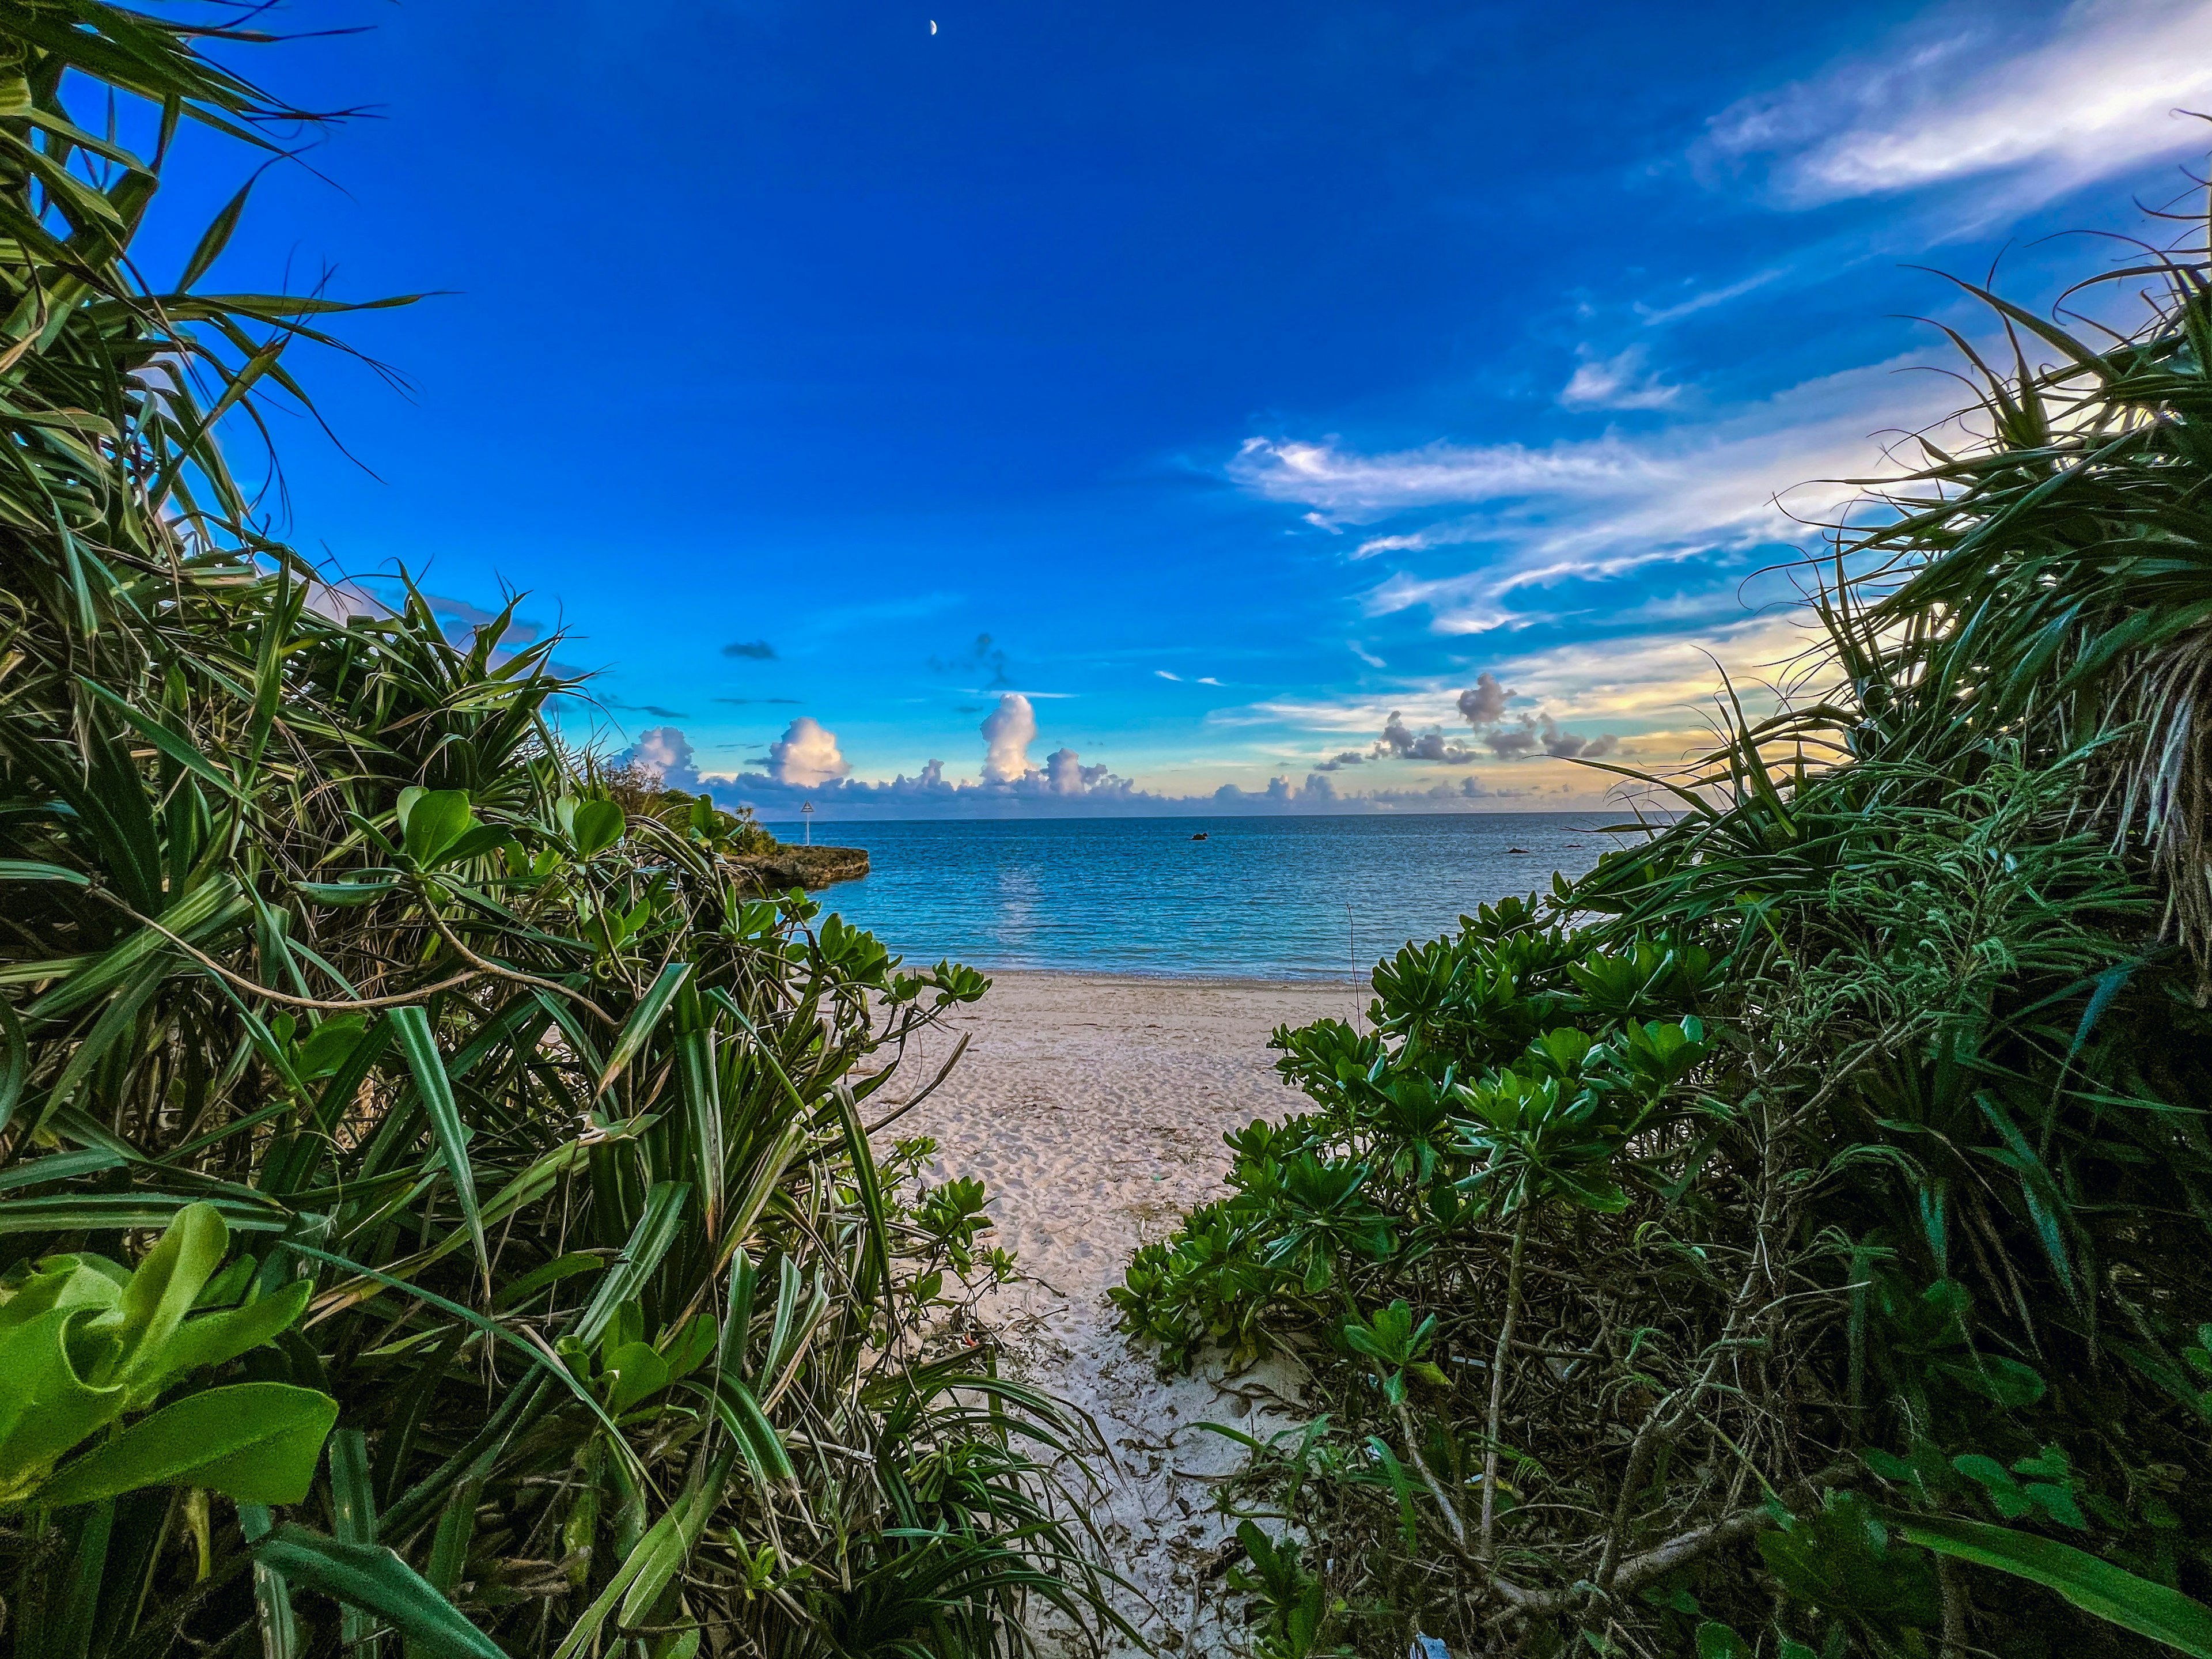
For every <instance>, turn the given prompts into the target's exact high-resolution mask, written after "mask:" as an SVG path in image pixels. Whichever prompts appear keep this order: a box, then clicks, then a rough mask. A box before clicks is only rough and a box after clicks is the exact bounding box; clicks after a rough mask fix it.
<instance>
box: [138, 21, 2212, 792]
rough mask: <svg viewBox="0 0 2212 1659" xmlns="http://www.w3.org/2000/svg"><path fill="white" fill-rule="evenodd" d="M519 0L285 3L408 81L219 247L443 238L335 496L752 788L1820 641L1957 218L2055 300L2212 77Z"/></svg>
mask: <svg viewBox="0 0 2212 1659" xmlns="http://www.w3.org/2000/svg"><path fill="white" fill-rule="evenodd" d="M518 15H520V14H518V12H517V10H516V9H514V8H513V7H510V6H499V5H490V4H479V3H467V0H444V3H439V4H429V3H424V0H415V3H412V4H407V5H367V4H362V3H352V4H347V5H341V4H337V3H335V0H332V3H324V0H295V4H294V5H293V7H292V8H291V9H289V11H288V12H286V13H284V14H280V23H281V25H282V26H283V27H289V28H293V29H298V30H302V31H305V30H310V29H317V28H329V27H346V26H352V25H366V26H368V27H367V30H366V32H364V33H349V34H343V35H332V36H331V37H329V38H325V39H313V40H299V41H295V42H293V43H291V44H289V45H286V46H282V47H278V48H271V49H266V50H260V51H256V52H251V53H247V54H245V55H243V57H242V58H239V59H238V61H240V62H241V63H242V64H243V66H244V67H246V69H247V70H248V72H249V73H251V74H252V76H254V77H255V78H256V79H258V80H259V81H260V82H263V83H264V84H265V85H267V86H269V87H270V88H272V89H274V90H276V91H277V92H279V93H281V94H283V95H285V96H287V97H289V98H291V99H293V100H296V101H298V102H300V103H301V104H305V105H311V106H325V107H358V108H364V109H367V110H368V111H369V112H371V113H370V114H369V115H368V117H367V118H362V119H359V120H356V121H354V122H351V123H349V125H345V126H344V127H343V128H341V129H340V130H338V131H336V132H334V133H333V134H331V136H330V137H328V138H327V139H326V140H325V142H323V143H321V144H320V145H319V147H317V148H316V149H314V150H313V152H312V154H311V155H310V156H309V157H308V159H309V161H311V162H312V165H313V171H310V170H309V169H308V168H307V167H292V166H279V167H275V168H272V169H271V170H270V171H269V172H268V173H266V174H265V175H264V179H262V182H261V184H260V185H259V186H258V189H257V192H256V198H255V204H254V206H253V208H252V211H251V212H250V214H249V216H248V218H247V220H246V225H245V228H243V229H242V230H241V231H240V234H239V236H238V237H237V239H236V240H234V243H233V244H232V246H231V248H230V250H229V251H228V252H227V253H226V254H225V256H224V258H223V260H222V264H220V265H219V266H218V267H217V270H216V280H217V284H218V285H219V286H229V285H235V286H238V287H241V288H243V287H248V286H256V287H258V286H270V285H274V284H276V283H279V282H280V281H283V280H285V279H287V277H288V276H289V280H290V281H291V282H292V283H295V285H296V284H298V283H303V282H313V281H319V280H326V281H327V285H328V287H329V289H330V291H331V292H333V293H337V294H343V295H355V296H368V295H378V294H384V293H391V292H400V291H413V290H418V289H435V290H443V292H441V294H440V295H438V296H437V297H434V298H430V299H426V300H424V301H422V303H420V304H419V305H416V306H414V307H410V308H408V309H406V310H404V311H399V312H393V313H379V314H374V315H370V316H366V317H362V318H361V319H357V320H356V323H355V325H353V326H352V327H351V329H350V335H351V337H353V338H355V339H356V340H357V341H359V343H361V344H362V346H363V347H364V348H365V349H368V350H369V351H371V352H373V353H374V354H375V356H378V357H379V358H380V359H382V360H383V361H385V362H388V363H389V364H391V365H392V367H393V368H395V369H396V370H398V372H399V373H400V374H403V375H404V376H405V377H406V379H407V380H408V381H409V383H410V391H409V392H408V393H407V394H406V395H404V396H403V395H399V394H397V393H395V392H393V391H392V389H391V388H390V387H388V386H386V385H385V384H384V383H383V382H381V381H380V380H378V379H377V378H376V377H374V375H372V374H368V373H367V372H365V371H363V370H362V369H361V368H359V367H358V366H355V365H349V364H346V363H344V362H340V361H337V360H330V361H327V362H322V363H319V364H316V365H313V366H312V368H313V377H312V378H313V384H314V385H315V386H316V387H317V389H318V393H319V398H320V402H321V407H322V412H323V414H324V416H325V418H326V419H327V420H328V421H329V422H330V423H331V426H332V427H333V428H335V429H336V431H337V433H338V434H339V435H340V436H341V437H342V438H343V442H344V444H345V446H346V451H347V452H348V453H339V452H338V451H337V449H335V448H334V447H331V445H330V444H329V443H327V442H326V441H324V440H323V439H322V438H321V437H320V436H319V435H318V434H317V433H316V432H315V430H314V429H313V427H312V426H310V425H309V424H308V423H307V422H299V421H295V422H280V423H279V424H280V429H281V439H282V445H283V460H284V473H285V478H284V483H285V492H284V497H283V504H284V509H285V512H286V513H287V515H288V516H287V524H288V528H289V532H290V534H291V535H292V536H293V538H295V541H296V542H297V543H298V544H300V545H301V547H302V549H303V550H307V551H308V552H309V553H311V554H313V556H317V557H319V558H323V559H325V560H327V561H328V562H329V563H330V564H331V567H332V568H334V569H336V570H339V571H343V572H346V573H349V574H354V575H356V576H358V577H362V578H370V579H373V578H374V577H376V576H377V575H379V574H389V573H390V572H391V571H392V570H393V569H394V568H397V567H398V566H399V565H401V564H404V565H405V566H406V567H407V568H409V569H410V570H411V571H412V572H414V573H415V574H416V578H417V580H419V581H421V583H422V586H424V587H425V588H426V589H427V590H428V591H429V592H433V593H435V594H437V595H439V596H441V602H442V603H444V604H445V605H447V606H448V608H449V614H450V615H451V616H452V617H453V619H454V620H455V621H457V622H459V621H465V620H466V619H467V618H469V617H471V616H473V615H475V614H477V613H478V612H481V611H489V610H492V609H496V608H497V606H498V605H499V604H500V603H501V593H502V592H503V591H505V590H507V589H520V590H526V592H527V594H528V597H527V599H526V600H525V601H524V604H523V606H522V611H521V615H522V616H523V617H525V618H526V619H527V620H528V621H529V622H530V623H532V624H534V625H536V626H538V627H539V628H553V627H560V628H563V629H567V630H568V635H569V637H568V641H567V642H566V644H565V645H564V646H563V647H562V652H561V658H562V661H564V662H568V663H573V664H575V665H584V666H590V667H594V668H597V669H599V670H600V671H601V673H600V676H599V679H598V680H597V681H596V682H595V687H594V689H595V691H596V695H597V697H598V700H599V701H598V703H597V705H596V706H595V707H589V708H577V709H575V710H574V711H572V712H571V713H570V714H568V716H566V717H565V725H566V728H567V730H568V732H569V733H570V735H572V736H574V737H576V738H580V739H583V738H589V739H591V740H592V741H596V742H598V743H599V744H602V745H603V746H605V748H606V749H607V750H609V751H611V752H613V751H623V750H631V749H632V746H633V745H635V750H634V752H635V753H637V754H638V755H640V756H641V757H645V758H647V759H650V760H653V761H654V762H656V763H659V764H662V765H664V766H665V768H667V769H668V773H669V775H670V777H671V781H677V782H682V783H685V784H687V785H688V784H690V782H691V781H692V780H693V779H694V777H695V776H696V775H699V774H702V773H703V774H705V775H708V777H709V778H710V779H713V778H716V777H722V778H727V779H729V780H730V781H727V782H725V783H720V784H718V785H717V786H716V787H717V793H718V795H719V796H720V798H722V799H729V800H736V799H744V800H748V801H751V802H753V803H755V804H756V805H757V806H758V807H759V808H760V810H761V811H762V813H763V816H764V817H770V818H782V817H787V816H788V815H789V812H790V811H791V809H792V807H793V805H794V804H795V803H796V801H797V800H798V799H800V798H801V797H806V798H811V799H815V800H816V801H817V803H819V805H820V806H821V809H822V813H823V817H856V816H864V815H866V814H870V813H875V814H888V815H896V816H908V815H919V814H924V813H938V812H985V811H989V812H1028V811H1164V810H1175V809H1176V808H1177V807H1179V806H1184V805H1199V804H1204V805H1207V806H1218V805H1224V804H1225V805H1232V806H1236V807H1238V808H1241V809H1248V810H1328V811H1344V810H1377V809H1387V810H1395V811H1407V810H1421V809H1448V810H1526V809H1531V808H1547V807H1556V806H1577V807H1579V806H1583V805H1589V804H1592V803H1594V802H1595V800H1596V799H1598V798H1599V797H1600V796H1601V794H1602V793H1603V788H1604V785H1605V783H1606V781H1607V780H1606V779H1605V778H1603V777H1602V776H1601V775H1595V774H1593V773H1591V772H1589V771H1588V770H1587V769H1581V768H1577V767H1575V766H1573V765H1571V764H1570V763H1568V762H1567V761H1566V760H1565V759H1564V758H1560V757H1562V756H1565V755H1567V754H1570V753H1572V752H1576V751H1577V750H1580V752H1582V753H1583V754H1585V755H1588V754H1590V753H1598V754H1606V753H1610V755H1611V756H1612V757H1613V758H1614V759H1616V760H1625V761H1626V762H1627V763H1632V764H1641V765H1663V764H1666V763H1671V762H1673V761H1675V760H1676V759H1678V758H1679V757H1680V756H1681V755H1682V754H1683V753H1684V752H1685V750H1686V749H1688V748H1689V747H1691V746H1692V745H1693V744H1695V742H1696V741H1697V738H1698V735H1699V718H1700V716H1699V709H1700V707H1701V706H1702V704H1703V701H1704V699H1705V696H1706V695H1707V693H1708V692H1709V690H1710V689H1711V685H1712V684H1713V683H1714V680H1715V671H1714V664H1715V662H1716V661H1717V662H1720V663H1724V664H1726V665H1728V666H1729V668H1730V669H1731V670H1732V671H1736V672H1739V673H1742V674H1746V675H1749V676H1753V677H1755V676H1758V675H1759V674H1761V673H1764V672H1771V671H1772V670H1773V668H1774V666H1775V665H1778V663H1780V662H1781V661H1782V660H1784V659H1785V658H1787V657H1788V656H1789V655H1790V653H1792V652H1793V651H1795V650H1796V649H1798V648H1799V647H1802V644H1803V643H1804V640H1805V636H1804V634H1803V629H1802V617H1794V616H1792V615H1790V613H1789V611H1788V609H1787V607H1786V605H1785V604H1784V601H1785V600H1786V599H1787V598H1788V596H1789V592H1790V584H1789V581H1788V580H1787V578H1786V577H1784V576H1778V575H1772V574H1769V575H1765V576H1761V575H1759V574H1758V573H1759V572H1760V571H1761V570H1762V569H1763V568H1767V567H1771V565H1773V564H1774V563H1775V562H1776V561H1777V560H1778V559H1784V558H1787V557H1789V556H1790V554H1791V550H1792V549H1793V547H1796V546H1798V545H1802V544H1805V542H1806V540H1807V534H1806V532H1804V531H1803V530H1802V528H1801V527H1799V526H1795V525H1793V523H1792V522H1791V520H1790V517H1789V516H1788V515H1787V514H1786V513H1784V512H1783V511H1781V510H1778V507H1776V505H1775V497H1776V495H1777V494H1778V492H1784V491H1793V493H1790V494H1789V495H1786V496H1785V497H1784V505H1785V506H1786V507H1788V508H1789V509H1790V510H1791V511H1794V512H1795V513H1797V514H1799V515H1800V516H1812V517H1818V516H1819V515H1820V514H1821V513H1825V512H1828V511H1832V510H1833V508H1834V507H1836V505H1837V504H1838V502H1839V501H1841V500H1842V499H1844V494H1845V492H1843V491H1839V490H1838V489H1836V488H1834V487H1832V486H1815V487H1812V488H1808V489H1793V487H1795V486H1799V485H1801V484H1803V483H1805V481H1807V480H1812V479H1820V478H1836V477H1850V476H1857V475H1863V474H1865V473H1866V472H1867V471H1869V470H1872V469H1873V468H1875V466H1877V465H1878V464H1879V462H1880V459H1881V447H1880V442H1879V438H1878V435H1881V434H1883V433H1889V434H1891V435H1894V434H1895V433H1897V432H1898V431H1900V430H1903V429H1907V428H1914V427H1917V426H1919V425H1921V424H1923V423H1924V422H1927V421H1929V420H1930V419H1932V418H1934V417H1935V416H1937V415H1939V414H1941V413H1942V411H1943V410H1945V409H1946V408H1948V406H1949V404H1951V403H1952V402H1953V401H1954V398H1955V395H1956V391H1957V388H1956V387H1955V386H1953V385H1952V384H1950V383H1949V382H1947V381H1946V380H1943V379H1942V378H1941V377H1940V376H1938V375H1935V374H1927V373H1921V372H1915V368H1914V366H1916V365H1922V364H1936V363H1942V362H1944V354H1943V349H1942V343H1941V340H1940V337H1938V336H1937V335H1936V331H1934V330H1933V329H1932V328H1930V327H1929V325H1927V323H1926V322H1925V321H1919V320H1915V319H1928V318H1940V319H1947V320H1950V321H1953V322H1954V323H1957V324H1959V325H1963V326H1966V327H1968V328H1970V329H1972V330H1975V331H1980V330H1981V329H1982V325H1981V323H1980V322H1979V321H1978V319H1977V317H1976V314H1975V313H1974V310H1973V307H1972V305H1971V303H1970V302H1968V301H1965V300H1964V299H1962V297H1961V296H1960V295H1958V294H1957V292H1956V291H1955V290H1954V289H1952V288H1950V287H1949V286H1948V284H1946V283H1944V282H1943V281H1942V280H1941V279H1940V278H1939V277H1937V276H1933V275H1931V274H1929V272H1928V271H1927V270H1922V269H1916V268H1915V267H1923V266H1934V267H1939V268H1941V269H1943V270H1951V271H1955V272H1960V273H1962V274H1968V275H1972V276H1981V275H1983V274H1984V272H1986V271H1987V270H1988V269H1989V268H1990V264H1991V262H1992V261H1993V260H1995V259H1997V258H1999V257H2000V256H2002V264H2001V265H2000V266H1999V270H2000V271H2001V285H2002V286H2003V287H2005V288H2006V289H2007V290H2008V292H2010V293H2012V294H2014V295H2017V296H2020V297H2022V298H2024V299H2027V300H2028V301H2033V302H2035V303H2038V304H2042V303H2047V302H2048V301H2050V300H2051V298H2052V297H2053V296H2054V295H2055V294H2056V293H2057V290H2058V289H2059V288H2060V287H2062V286H2063V283H2065V282H2066V281H2068V280H2070V279H2072V278H2074V277H2077V276H2081V275H2084V274H2087V273H2088V272H2090V271H2093V270H2096V269H2098V268H2100V265H2101V264H2103V263H2105V262H2107V261H2109V260H2111V259H2112V258H2114V257H2115V250H2114V249H2113V248H2112V246H2110V245H2107V244H2099V243H2097V242H2095V241H2093V240H2087V239H2083V238H2080V237H2066V238H2060V239H2057V240H2046V239H2049V238H2051V234H2052V233H2055V232H2062V231H2070V230H2082V229H2087V230H2114V231H2123V232H2128V233H2136V232H2139V231H2141V230H2142V229H2143V228H2144V222H2143V221H2142V218H2141V216H2139V214H2138V213H2137V211H2136V208H2135V206H2134V205H2133V202H2135V201H2142V202H2144V203H2146V204H2154V205H2162V204H2170V203H2173V202H2175V201H2177V200H2178V199H2179V197H2180V192H2181V191H2182V189H2183V187H2184V184H2185V180H2184V178H2183V175H2182V173H2181V171H2180V168H2181V167H2183V166H2184V165H2185V164H2193V163H2194V162H2195V161H2197V160H2199V159H2201V155H2202V152H2203V150H2204V149H2205V148H2206V143H2207V141H2206V138H2205V137H2204V129H2203V127H2202V125H2201V124H2198V123H2195V122H2192V121H2190V120H2188V119H2187V118H2183V117H2180V116H2178V115H2176V114H2175V113H2173V112H2174V111H2175V110H2176V109H2178V108H2196V109H2208V108H2212V3H2208V0H2173V3H2162V0H2130V3H2106V4H2074V5H2059V4H2039V3H2032V0H2010V3H2004V4H1947V5H1937V6H1933V7H1930V6H1927V5H1909V4H1887V3H1861V4H1850V3H1842V4H1835V5H1830V6H1826V7H1777V6H1774V5H1772V4H1771V3H1761V4H1728V3H1705V4H1700V5H1697V6H1689V5H1656V4H1653V3H1650V0H1642V3H1606V0H1590V3H1585V4H1583V5H1580V6H1577V7H1575V8H1572V9H1562V8H1560V7H1559V6H1557V5H1553V4H1536V3H1529V0H1516V3H1496V4H1461V5H1428V4H1404V3H1398V4H1394V3H1387V0H1380V3H1378V0H1363V3H1360V4H1358V5H1346V4H1343V3H1337V4H1334V5H1327V6H1323V5H1319V4H1308V3H1301V0H1271V3H1268V4H1265V5H1261V4H1245V3H1230V0H1220V3H1215V4H1212V5H1210V6H1200V7H1194V6H1191V5H1188V4H1187V3H1177V4H1166V3H1153V0H1133V3H1123V4H1121V5H1116V6H1112V7H1095V8H1071V7H1064V6H1047V5H1041V4H1037V3H1034V0H1028V3H1012V0H915V3H913V4H911V5H908V4H903V3H885V0H872V3H866V4H859V3H844V0H807V3H782V0H773V3H757V4H738V3H714V0H687V3H677V0H635V3H631V4H628V5H623V6H614V5H610V4H606V3H604V0H591V3H584V0H550V3H545V4H542V5H538V6H536V7H532V8H531V9H529V10H528V12H527V14H526V15H527V21H526V23H519V22H518V21H517V18H518ZM933 21H934V22H935V25H936V29H935V32H934V33H932V29H931V25H932V22H933ZM186 159H187V160H189V161H191V162H192V163H193V167H191V168H189V169H185V170H184V173H181V174H180V176H179V182H178V183H177V184H176V185H173V187H172V190H171V191H170V193H169V196H168V197H167V199H166V200H165V204H164V207H165V212H166V213H167V218H166V219H165V221H164V224H165V225H166V226H167V230H166V232H165V234H167V236H168V237H169V238H170V239H171V240H172V241H173V243H174V244H175V245H176V246H177V247H178V248H179V249H180V248H182V247H184V246H188V245H189V242H190V241H191V239H192V238H193V237H194V236H195V235H196V234H197V226H198V223H199V222H204V219H205V218H206V217H207V216H209V215H210V214H211V213H212V212H213V210H214V209H215V207H216V206H217V205H219V204H220V203H221V201H222V199H223V198H224V197H226V196H227V195H228V191H229V190H230V189H231V188H233V187H234V184H233V182H232V181H233V180H234V179H235V177H236V172H235V166H234V161H235V158H234V156H228V155H222V154H220V153H219V150H218V149H217V147H216V146H215V145H213V144H212V143H208V142H207V141H201V143H200V145H199V147H198V148H197V149H195V150H194V151H192V152H191V154H190V155H188V156H187V158H186ZM173 257H177V258H181V254H180V253H176V254H174V255H173ZM157 259H158V256H157ZM295 372H297V371H296V370H295Z"/></svg>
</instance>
